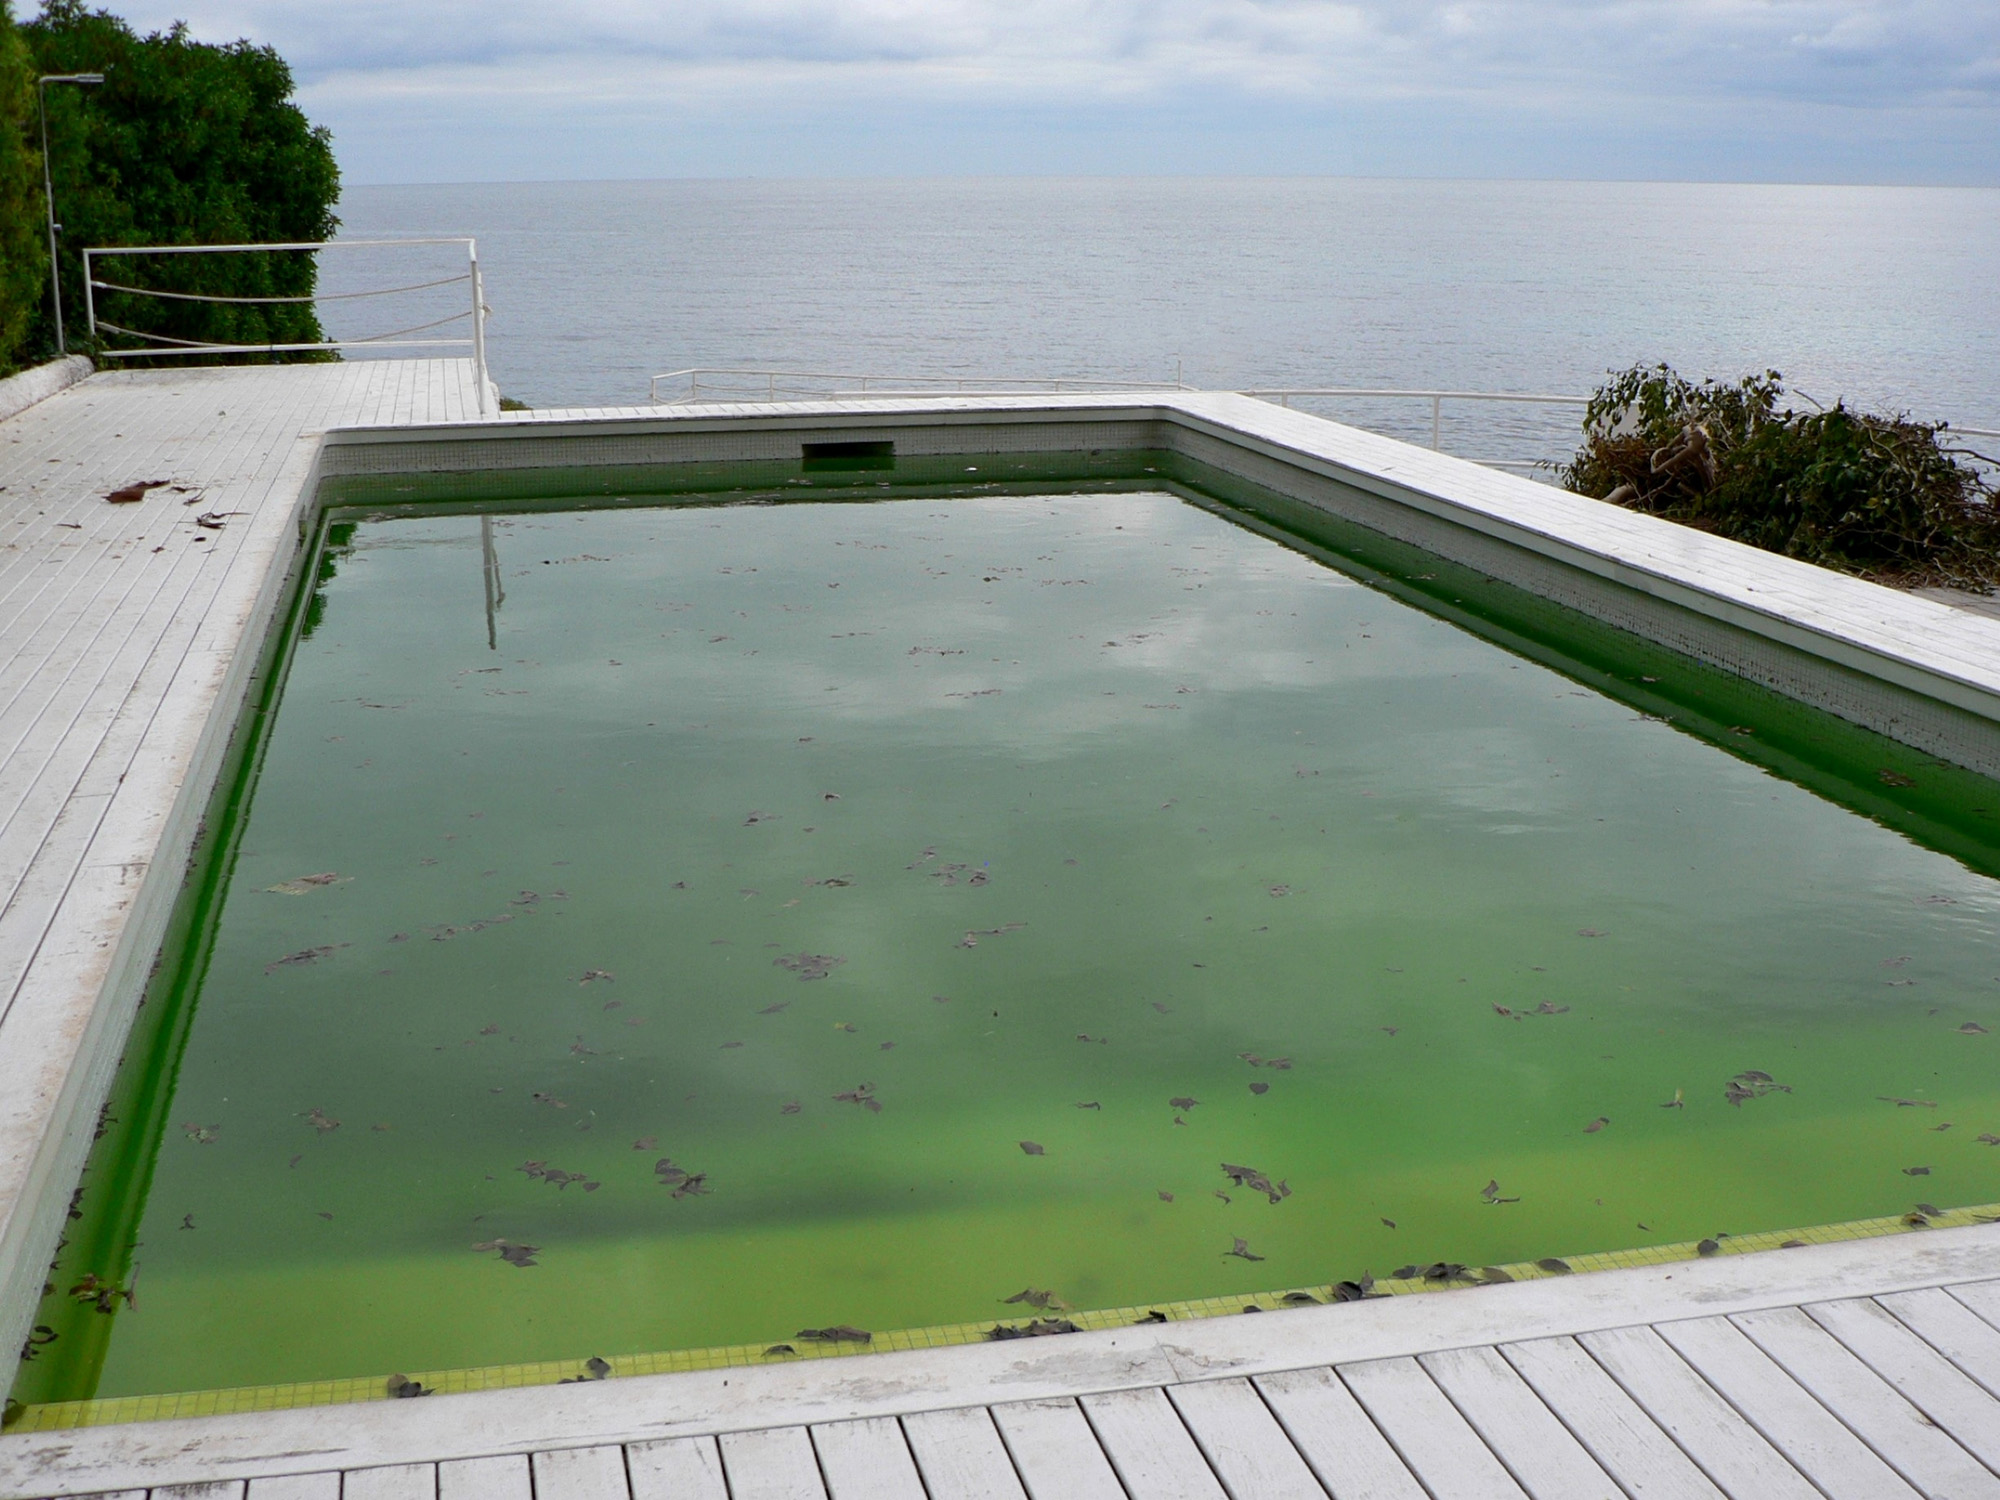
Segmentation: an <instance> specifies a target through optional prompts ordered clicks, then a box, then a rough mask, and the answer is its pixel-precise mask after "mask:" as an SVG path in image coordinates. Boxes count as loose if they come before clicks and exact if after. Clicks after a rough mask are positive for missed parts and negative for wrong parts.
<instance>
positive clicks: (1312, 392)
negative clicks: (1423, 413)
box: [1242, 386, 1590, 467]
mask: <svg viewBox="0 0 2000 1500" xmlns="http://www.w3.org/2000/svg"><path fill="white" fill-rule="evenodd" d="M1242 394H1243V395H1245V396H1255V397H1257V398H1258V399H1259V400H1262V401H1276V402H1277V403H1278V405H1280V406H1283V407H1286V408H1289V407H1290V406H1291V404H1292V398H1293V397H1294V396H1371V397H1373V396H1387V397H1402V398H1407V399H1411V400H1422V401H1428V402H1430V404H1431V447H1432V448H1434V449H1435V448H1438V447H1440V446H1441V438H1442V432H1443V427H1444V404H1445V402H1447V401H1514V402H1521V403H1523V404H1527V405H1534V406H1588V405H1590V397H1588V396H1544V395H1534V394H1530V393H1527V392H1520V391H1406V390H1376V389H1367V388H1364V387H1360V386H1319V387H1306V386H1294V387H1290V388H1287V389H1282V390H1262V391H1244V392H1242ZM1492 466H1494V467H1500V466H1501V465H1499V464H1498V463H1497V462H1495V463H1494V464H1493V465H1492ZM1505 467H1516V465H1511V464H1510V465H1506V466H1505ZM1529 467H1534V466H1533V465H1529Z"/></svg>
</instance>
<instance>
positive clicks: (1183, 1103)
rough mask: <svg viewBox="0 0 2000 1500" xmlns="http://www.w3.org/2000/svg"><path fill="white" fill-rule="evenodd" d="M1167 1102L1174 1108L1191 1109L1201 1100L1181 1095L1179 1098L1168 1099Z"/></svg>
mask: <svg viewBox="0 0 2000 1500" xmlns="http://www.w3.org/2000/svg"><path fill="white" fill-rule="evenodd" d="M1167 1103H1169V1104H1171V1105H1172V1106H1173V1107H1174V1108H1175V1109H1181V1110H1187V1109H1193V1108H1194V1107H1195V1106H1196V1105H1197V1104H1199V1103H1201V1101H1200V1100H1199V1099H1189V1098H1187V1097H1185V1096H1183V1097H1181V1098H1179V1099H1169V1100H1168V1101H1167Z"/></svg>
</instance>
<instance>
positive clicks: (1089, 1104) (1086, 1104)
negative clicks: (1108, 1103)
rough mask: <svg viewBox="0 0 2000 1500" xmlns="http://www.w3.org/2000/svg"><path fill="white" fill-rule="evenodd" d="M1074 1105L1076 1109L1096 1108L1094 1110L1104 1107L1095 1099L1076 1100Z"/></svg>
mask: <svg viewBox="0 0 2000 1500" xmlns="http://www.w3.org/2000/svg"><path fill="white" fill-rule="evenodd" d="M1076 1107H1077V1108H1078V1109H1096V1110H1101V1109H1103V1108H1104V1106H1103V1105H1102V1104H1100V1103H1098V1101H1097V1100H1095V1099H1085V1100H1081V1101H1079V1102H1078V1104H1077V1106H1076Z"/></svg>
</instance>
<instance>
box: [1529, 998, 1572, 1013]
mask: <svg viewBox="0 0 2000 1500" xmlns="http://www.w3.org/2000/svg"><path fill="white" fill-rule="evenodd" d="M1535 1014H1536V1015H1538V1016H1566V1015H1568V1014H1569V1007H1568V1006H1567V1005H1557V1004H1556V1003H1555V1002H1554V1001H1553V1000H1544V1001H1543V1002H1542V1003H1541V1004H1540V1005H1537V1006H1536V1007H1535Z"/></svg>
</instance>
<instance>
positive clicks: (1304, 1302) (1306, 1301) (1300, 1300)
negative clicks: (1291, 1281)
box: [1279, 1292, 1320, 1307]
mask: <svg viewBox="0 0 2000 1500" xmlns="http://www.w3.org/2000/svg"><path fill="white" fill-rule="evenodd" d="M1279 1300H1280V1301H1281V1302H1283V1303H1284V1304H1285V1305H1286V1306H1288V1307H1318V1306H1319V1305H1320V1304H1319V1298H1317V1297H1315V1296H1314V1295H1313V1294H1312V1293H1311V1292H1287V1293H1285V1295H1284V1296H1283V1297H1281V1298H1279Z"/></svg>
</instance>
